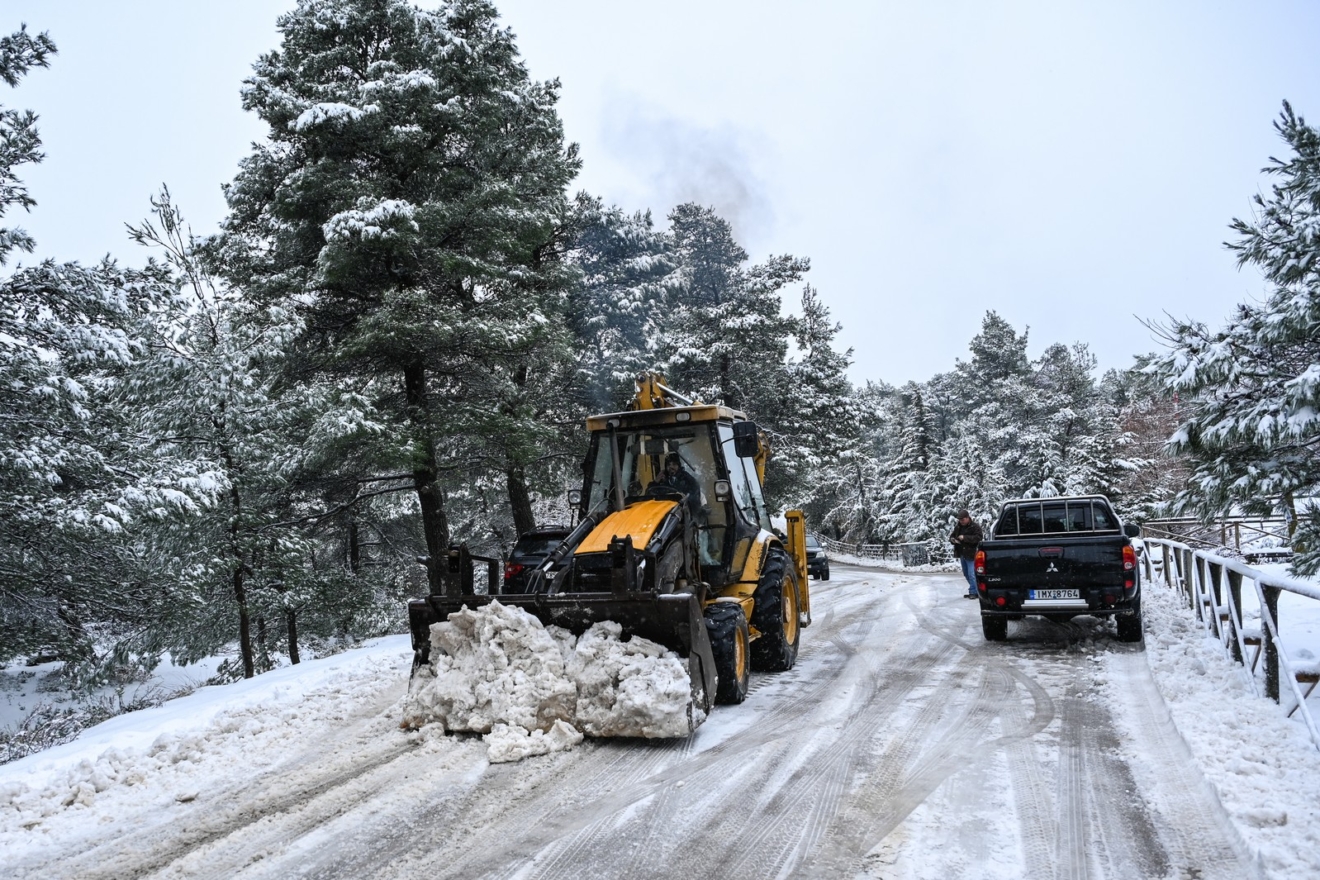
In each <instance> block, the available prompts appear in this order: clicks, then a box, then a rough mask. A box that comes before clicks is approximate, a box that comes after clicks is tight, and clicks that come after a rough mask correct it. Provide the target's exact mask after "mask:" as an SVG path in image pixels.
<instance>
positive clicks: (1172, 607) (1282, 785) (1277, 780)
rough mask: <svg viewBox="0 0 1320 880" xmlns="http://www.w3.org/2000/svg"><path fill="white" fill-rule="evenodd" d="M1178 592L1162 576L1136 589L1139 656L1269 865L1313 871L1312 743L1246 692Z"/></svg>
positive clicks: (1319, 873)
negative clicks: (1141, 626)
mask: <svg viewBox="0 0 1320 880" xmlns="http://www.w3.org/2000/svg"><path fill="white" fill-rule="evenodd" d="M1180 598H1181V597H1180V594H1178V593H1176V592H1174V591H1172V590H1170V589H1168V588H1167V587H1165V586H1163V585H1162V584H1150V585H1148V586H1147V587H1146V588H1145V589H1144V590H1143V593H1142V613H1143V615H1144V617H1145V639H1144V641H1145V656H1146V662H1147V663H1148V664H1149V666H1150V669H1151V672H1152V673H1153V677H1154V680H1155V682H1156V685H1157V686H1158V688H1159V692H1160V695H1161V696H1162V697H1163V701H1164V704H1165V705H1166V706H1167V707H1168V710H1169V714H1170V715H1171V717H1172V720H1173V722H1174V724H1175V726H1176V727H1177V729H1178V732H1179V733H1180V734H1181V736H1182V738H1183V740H1184V741H1185V742H1186V743H1187V746H1188V748H1189V749H1190V750H1191V753H1192V755H1193V756H1194V757H1195V760H1196V763H1197V764H1198V765H1199V766H1200V768H1201V771H1202V773H1203V774H1204V776H1205V778H1206V780H1207V781H1208V782H1209V783H1210V785H1211V786H1212V787H1213V788H1214V790H1215V793H1216V794H1217V795H1218V797H1219V800H1220V802H1221V803H1222V804H1223V805H1224V807H1225V809H1226V810H1227V811H1228V813H1229V815H1230V816H1231V817H1232V819H1233V823H1234V825H1235V826H1236V827H1237V829H1238V830H1239V831H1240V833H1241V834H1242V837H1243V839H1244V840H1245V841H1246V843H1247V844H1248V846H1250V847H1251V848H1252V849H1253V850H1254V851H1255V852H1256V853H1257V854H1258V856H1259V858H1260V860H1261V863H1262V864H1263V866H1264V867H1265V868H1266V870H1267V871H1268V873H1269V875H1270V876H1272V877H1320V805H1318V802H1317V798H1316V780H1318V779H1320V752H1317V751H1316V749H1315V747H1314V746H1312V745H1311V742H1310V739H1309V738H1308V736H1307V732H1306V728H1305V727H1304V726H1303V725H1302V724H1300V723H1299V722H1298V721H1297V719H1296V717H1294V718H1293V719H1291V720H1289V719H1288V718H1287V717H1286V715H1285V712H1286V710H1285V709H1281V708H1280V707H1279V706H1278V705H1277V704H1275V703H1274V702H1273V701H1271V700H1268V699H1266V698H1264V697H1258V696H1256V695H1255V694H1254V693H1252V691H1251V688H1250V686H1249V685H1248V683H1247V678H1246V675H1247V673H1246V672H1245V670H1244V669H1243V667H1241V666H1239V665H1237V664H1235V663H1233V662H1232V661H1230V660H1229V659H1228V658H1227V657H1226V656H1225V652H1224V649H1223V647H1222V646H1221V645H1220V643H1219V642H1218V641H1217V640H1215V639H1213V638H1209V637H1207V636H1206V635H1205V631H1204V630H1203V629H1202V628H1201V625H1200V623H1199V622H1198V621H1197V620H1196V618H1195V617H1194V616H1193V615H1192V612H1191V610H1190V609H1188V608H1186V607H1185V606H1184V605H1183V604H1182V602H1181V601H1180ZM1121 657H1122V655H1118V656H1117V657H1115V656H1111V657H1109V658H1108V660H1107V662H1108V663H1109V664H1110V666H1111V667H1112V666H1113V665H1114V664H1115V663H1116V662H1118V660H1119V659H1121ZM1113 703H1114V706H1115V716H1116V721H1117V723H1119V724H1120V725H1123V724H1124V723H1126V724H1127V725H1128V726H1129V727H1132V726H1135V725H1136V724H1138V723H1139V720H1138V719H1134V718H1132V717H1131V715H1130V714H1129V713H1130V712H1132V711H1135V710H1134V708H1133V706H1132V704H1130V703H1126V702H1124V701H1123V700H1121V699H1115V700H1114V701H1113ZM1135 757H1137V758H1138V759H1140V758H1142V757H1143V756H1141V755H1137V756H1135ZM1161 769H1162V768H1159V767H1151V768H1149V772H1150V773H1152V774H1158V773H1160V772H1161Z"/></svg>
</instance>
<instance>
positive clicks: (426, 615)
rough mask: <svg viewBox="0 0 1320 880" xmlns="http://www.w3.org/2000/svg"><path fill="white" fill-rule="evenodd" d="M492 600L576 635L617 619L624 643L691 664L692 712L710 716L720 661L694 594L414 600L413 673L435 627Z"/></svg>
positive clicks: (411, 605) (411, 611) (411, 613)
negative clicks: (638, 641) (650, 646)
mask: <svg viewBox="0 0 1320 880" xmlns="http://www.w3.org/2000/svg"><path fill="white" fill-rule="evenodd" d="M493 600H499V602H500V603H501V604H503V605H512V606H516V607H518V608H522V609H523V610H525V611H526V612H528V613H529V614H531V615H532V616H534V617H536V618H537V619H538V620H540V621H541V623H543V624H545V625H546V626H552V625H553V626H560V627H563V628H564V629H566V630H569V631H570V632H572V633H573V634H574V635H576V636H580V635H582V634H583V633H584V632H586V631H587V630H588V629H590V628H591V626H592V624H595V623H599V622H601V621H605V620H612V621H614V622H615V623H617V624H619V626H620V627H622V629H623V633H622V634H623V637H624V638H625V639H627V638H631V637H633V636H638V637H641V638H644V639H649V640H650V641H652V642H655V643H656V644H659V645H663V646H664V647H666V648H668V649H669V650H671V651H673V652H674V653H675V654H677V655H678V656H679V657H680V658H681V659H682V660H683V661H684V662H685V663H686V664H687V668H688V677H689V679H690V680H691V685H692V705H693V707H695V708H697V709H700V710H701V711H702V712H704V713H706V714H709V713H710V710H711V705H712V703H713V702H714V699H715V656H714V654H713V653H712V651H711V645H710V636H709V635H708V634H707V632H706V621H705V618H704V617H703V615H702V606H701V602H700V601H699V600H698V599H697V597H696V596H694V595H692V594H691V593H663V594H656V593H645V592H638V593H632V594H629V595H625V596H620V595H618V594H617V593H615V592H609V593H586V592H574V593H561V594H558V595H547V594H546V593H512V594H503V595H494V596H492V595H488V594H478V593H472V594H465V595H442V596H427V597H426V598H425V599H414V600H412V601H411V602H409V603H408V623H409V629H410V631H411V632H412V645H413V651H414V660H413V668H414V669H416V668H417V667H418V666H420V665H422V664H425V663H427V662H429V660H430V649H431V625H432V624H434V623H439V622H440V621H442V620H447V619H448V618H449V615H450V614H452V613H454V612H456V611H461V610H462V609H463V608H464V606H466V607H468V608H470V609H476V608H480V607H482V606H485V605H488V604H490V602H491V601H493Z"/></svg>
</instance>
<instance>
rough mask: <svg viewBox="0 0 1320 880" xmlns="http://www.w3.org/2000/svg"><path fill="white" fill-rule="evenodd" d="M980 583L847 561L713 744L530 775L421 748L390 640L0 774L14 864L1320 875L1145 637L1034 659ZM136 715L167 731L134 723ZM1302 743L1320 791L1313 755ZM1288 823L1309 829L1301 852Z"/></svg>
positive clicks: (12, 867)
mask: <svg viewBox="0 0 1320 880" xmlns="http://www.w3.org/2000/svg"><path fill="white" fill-rule="evenodd" d="M961 584H962V581H961V579H960V578H959V577H958V576H957V575H955V574H916V573H887V572H878V571H875V570H862V569H853V568H848V567H845V566H840V565H836V566H835V567H834V568H833V579H832V580H830V581H828V582H819V581H813V582H812V584H811V587H812V606H813V608H814V610H815V618H816V619H815V623H814V624H813V625H812V626H811V627H809V628H807V629H805V630H804V631H803V640H802V650H801V654H800V656H799V660H798V665H797V667H796V668H794V669H793V670H792V671H790V672H786V673H780V674H775V675H759V676H758V675H755V674H754V676H753V684H752V690H751V693H750V695H749V697H748V699H747V701H746V702H745V703H744V704H743V705H741V706H721V707H716V709H715V711H714V713H713V714H712V716H711V718H710V720H709V721H707V722H706V724H705V725H704V726H702V727H701V728H700V729H699V730H698V731H697V732H696V733H695V734H694V735H692V736H691V737H690V738H687V739H681V740H658V741H657V740H636V739H628V740H619V739H615V740H593V739H588V740H587V741H585V742H583V743H582V744H581V745H579V746H577V747H576V748H575V749H573V750H571V751H568V752H561V753H556V754H552V755H547V756H543V757H535V758H529V759H527V760H524V761H521V762H517V763H510V764H490V763H489V762H488V761H487V760H486V747H485V745H484V744H483V743H482V741H481V739H480V737H477V736H471V735H466V736H436V735H433V734H428V733H426V732H422V733H410V732H406V731H403V730H400V729H399V727H398V720H399V717H400V710H401V701H402V697H403V695H404V690H405V683H406V678H407V670H408V663H409V657H408V654H407V643H406V640H404V639H391V640H388V641H387V642H386V643H385V644H386V645H387V647H388V650H387V651H384V652H383V653H380V654H379V655H378V657H377V659H375V660H373V661H372V663H365V662H361V661H358V665H357V666H355V667H352V668H351V669H349V670H348V671H346V672H342V673H336V674H335V675H330V674H329V673H324V674H323V677H324V680H323V681H322V682H321V684H320V687H319V688H317V689H312V690H307V691H305V692H302V691H299V690H298V688H297V687H295V686H293V685H287V686H286V685H280V686H279V688H275V690H274V691H273V693H274V696H273V697H271V698H270V699H266V700H265V701H264V702H263V701H261V700H257V699H255V697H254V698H253V699H252V700H251V701H250V704H249V705H245V706H234V705H232V704H230V707H229V708H228V709H227V710H225V711H220V712H216V711H215V710H214V709H213V708H209V707H210V704H196V705H197V706H199V707H200V706H203V705H205V706H207V707H208V709H207V711H208V712H210V714H209V715H207V716H206V717H202V716H201V715H196V713H197V712H198V711H199V710H198V709H194V710H193V711H194V714H195V715H196V717H194V718H193V719H192V720H191V721H188V720H186V719H182V718H179V717H176V716H169V715H163V716H161V717H162V719H165V720H162V721H160V722H159V724H160V725H161V727H160V728H158V729H165V730H175V731H176V732H175V733H168V732H167V733H166V734H165V735H164V736H160V735H159V733H158V732H157V730H152V731H151V732H150V734H151V737H153V738H155V739H154V740H153V739H150V738H149V739H146V740H143V739H142V737H143V736H144V735H145V734H142V733H141V732H139V733H138V734H137V735H136V738H135V737H134V736H131V735H129V733H127V732H121V733H118V734H113V741H114V743H115V744H116V747H115V748H110V749H106V748H105V747H104V746H102V747H99V748H98V750H97V752H96V753H95V755H99V757H95V759H94V760H89V761H86V762H85V763H76V762H75V761H74V758H76V757H77V755H78V754H79V753H78V752H77V751H76V749H75V750H74V751H73V752H67V753H61V751H60V750H59V749H56V750H52V752H51V753H43V755H36V756H32V757H31V758H27V759H24V760H23V761H19V762H14V763H13V764H11V765H8V766H6V767H4V768H0V771H4V772H0V852H3V853H4V856H3V860H2V861H3V864H0V875H3V876H6V877H22V878H43V880H48V878H80V880H93V878H106V880H110V878H113V880H124V878H131V877H181V878H182V877H188V878H236V877H242V878H280V880H284V878H295V877H324V878H369V877H370V878H394V877H398V878H437V877H463V878H484V877H513V878H529V880H530V878H572V880H578V878H587V877H600V878H623V877H664V878H681V880H687V878H695V877H756V878H763V877H855V876H861V877H873V878H931V880H953V878H964V877H968V878H970V877H978V878H1004V880H1007V878H1125V880H1129V878H1203V880H1210V878H1231V880H1241V878H1249V877H1257V876H1279V877H1283V876H1300V875H1299V874H1297V871H1299V870H1300V871H1303V872H1306V871H1309V870H1310V869H1313V868H1315V863H1314V862H1313V861H1311V860H1313V859H1314V858H1315V855H1314V851H1315V847H1314V840H1312V839H1308V838H1307V837H1306V835H1308V834H1311V833H1312V832H1313V829H1314V825H1315V821H1314V816H1311V817H1309V818H1308V817H1305V816H1300V815H1298V814H1297V812H1296V811H1297V805H1296V803H1291V804H1288V803H1285V804H1284V805H1283V808H1282V809H1279V810H1278V811H1277V814H1271V813H1270V811H1269V810H1264V811H1261V810H1256V811H1255V812H1252V811H1251V810H1250V809H1248V807H1249V805H1248V807H1244V808H1243V810H1242V812H1243V813H1247V814H1249V816H1248V818H1250V817H1251V816H1257V817H1263V818H1262V823H1261V828H1263V829H1265V830H1264V831H1262V832H1260V833H1261V834H1263V835H1264V836H1260V837H1256V838H1252V839H1250V840H1248V839H1247V838H1244V836H1243V833H1242V828H1243V827H1244V826H1243V823H1242V821H1241V816H1234V817H1231V816H1230V814H1229V812H1228V811H1227V810H1226V808H1225V806H1223V805H1222V804H1221V798H1220V797H1219V796H1218V795H1217V793H1216V791H1217V789H1216V787H1215V786H1214V785H1212V784H1211V782H1209V781H1207V779H1206V778H1204V777H1203V775H1202V771H1201V770H1200V769H1198V768H1199V767H1200V766H1204V765H1205V762H1204V760H1197V759H1194V757H1193V753H1192V751H1191V749H1189V744H1188V742H1187V741H1186V740H1185V739H1184V737H1183V736H1182V735H1180V734H1179V732H1178V729H1177V727H1175V725H1174V722H1173V721H1171V720H1170V713H1169V708H1168V707H1167V706H1166V704H1165V701H1164V698H1163V697H1162V696H1161V692H1160V690H1159V689H1158V687H1157V684H1156V681H1155V679H1154V678H1153V677H1152V671H1151V664H1150V663H1148V662H1147V655H1146V653H1145V650H1144V648H1143V645H1140V644H1138V645H1124V644H1120V643H1118V642H1117V641H1115V640H1114V639H1113V637H1112V627H1113V624H1112V623H1103V622H1099V621H1095V620H1093V619H1091V618H1083V619H1079V620H1078V621H1074V623H1073V624H1070V625H1068V626H1057V625H1053V624H1048V623H1045V622H1043V621H1042V622H1033V621H1027V622H1023V623H1018V624H1011V625H1010V628H1009V638H1010V640H1009V641H1008V642H1007V643H1003V644H988V643H986V642H985V641H984V640H983V639H982V636H981V631H980V625H979V617H978V615H977V611H976V607H975V603H972V602H967V601H964V600H963V598H962V596H961V593H962V586H961ZM1151 602H1153V599H1151V600H1148V604H1149V603H1151ZM1169 607H1173V606H1172V605H1170V606H1169ZM1149 616H1150V612H1149V611H1148V618H1149ZM1148 628H1149V627H1148ZM1191 639H1192V641H1193V645H1192V647H1193V648H1194V649H1195V650H1197V651H1199V650H1201V648H1202V646H1201V645H1199V644H1196V643H1195V638H1194V636H1193V637H1191ZM1147 641H1148V642H1150V641H1151V639H1150V637H1149V636H1148V639H1147ZM1179 644H1180V643H1179ZM341 656H342V655H341ZM335 659H336V658H327V660H326V661H317V662H318V663H328V662H329V661H333V660H335ZM326 668H327V669H329V668H333V667H330V666H327V667H326ZM296 669H298V668H295V671H296ZM284 672H286V671H284V670H281V671H280V672H277V673H271V674H270V675H272V676H277V675H280V674H282V673H284ZM289 674H290V675H293V674H294V673H289ZM297 674H298V675H300V676H302V677H303V678H302V680H306V679H307V678H308V675H309V673H308V672H306V671H304V672H299V673H297ZM260 678H266V676H262V677H259V679H258V680H257V681H259V680H260ZM297 680H298V679H293V678H291V679H289V681H290V682H293V681H297ZM252 687H254V688H256V687H258V685H252ZM266 687H270V686H269V685H266ZM214 690H223V689H214ZM254 693H255V691H254ZM195 696H196V695H195ZM1231 698H1232V699H1237V697H1235V696H1234V697H1231ZM188 699H192V698H188ZM179 702H180V703H183V701H179ZM1266 705H1267V707H1268V711H1270V712H1274V711H1276V710H1275V709H1274V707H1273V706H1271V705H1269V704H1266ZM150 711H156V710H150ZM135 716H141V717H142V718H147V717H149V716H147V713H146V712H143V713H134V716H124V719H125V720H124V721H123V722H122V723H124V724H126V725H127V724H128V721H127V719H131V718H133V717H135ZM166 720H168V724H167V723H166ZM112 723H113V722H112ZM139 723H141V722H140V721H139ZM190 725H191V726H190ZM93 733H94V732H93ZM106 735H107V736H112V734H106ZM1226 742H1227V741H1226ZM77 746H78V744H77V743H75V744H71V746H69V747H61V748H63V749H65V750H68V749H70V748H71V747H77ZM1281 747H1282V748H1284V749H1293V748H1295V744H1294V743H1293V742H1287V743H1282V744H1281ZM81 748H82V749H83V753H86V751H87V749H88V748H89V747H88V746H86V745H84V746H82V747H81ZM62 754H63V757H62ZM1297 754H1299V755H1301V756H1302V757H1301V761H1302V763H1301V764H1299V765H1296V766H1298V767H1299V768H1300V770H1302V771H1303V772H1309V771H1307V767H1308V765H1307V764H1306V761H1311V760H1313V758H1314V755H1307V754H1305V753H1304V752H1301V751H1299V752H1297ZM70 755H71V756H72V757H70ZM43 756H44V757H43ZM61 761H63V763H61ZM70 763H73V764H74V766H66V765H68V764H70ZM1253 772H1258V773H1268V772H1270V771H1269V770H1268V768H1265V769H1261V770H1259V771H1253ZM1280 772H1281V773H1283V774H1284V775H1285V776H1286V774H1287V772H1288V771H1286V770H1284V771H1280ZM1262 778H1264V777H1262ZM1311 778H1312V779H1314V776H1312V777H1311ZM1266 783H1267V785H1273V786H1275V787H1276V790H1277V788H1278V786H1279V782H1278V780H1277V779H1276V780H1266ZM1285 788H1286V787H1285ZM1285 796H1286V797H1287V796H1292V795H1289V794H1288V792H1287V791H1285ZM1289 806H1291V807H1292V809H1293V810H1294V815H1293V819H1292V822H1293V824H1292V825H1291V826H1289V825H1288V821H1289V819H1288V817H1287V816H1286V812H1287V808H1288V807H1289ZM1278 814H1284V815H1282V816H1280V815H1278ZM1235 820H1236V821H1235ZM1298 820H1301V822H1300V823H1299V821H1298ZM1308 822H1309V823H1310V824H1307V823H1308ZM1276 826H1277V827H1276ZM1249 830H1250V829H1249ZM1252 833H1256V832H1255V831H1252ZM1271 834H1273V835H1274V836H1270V835H1271ZM1288 834H1300V835H1302V837H1301V838H1300V839H1298V840H1296V850H1297V851H1294V850H1293V848H1291V847H1290V846H1289V837H1288V836H1287V835H1288ZM1308 850H1309V851H1310V852H1309V853H1308ZM1262 852H1264V853H1265V854H1264V855H1261V853H1262ZM1310 876H1314V874H1310Z"/></svg>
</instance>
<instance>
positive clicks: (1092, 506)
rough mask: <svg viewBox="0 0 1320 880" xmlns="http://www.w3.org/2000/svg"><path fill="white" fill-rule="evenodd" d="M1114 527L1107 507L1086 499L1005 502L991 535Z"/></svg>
mask: <svg viewBox="0 0 1320 880" xmlns="http://www.w3.org/2000/svg"><path fill="white" fill-rule="evenodd" d="M1117 528H1118V521H1117V520H1116V519H1115V518H1114V515H1113V513H1112V512H1111V511H1110V510H1109V508H1108V506H1107V505H1105V504H1104V503H1102V502H1099V501H1094V500H1092V499H1089V498H1088V499H1084V500H1076V501H1037V502H1023V503H1020V504H1012V505H1009V506H1008V507H1006V508H1004V511H1003V513H1001V514H1000V516H999V521H998V522H996V523H995V528H994V534H995V537H997V538H1002V537H1008V536H1012V535H1041V534H1044V535H1051V534H1066V533H1068V532H1103V531H1111V530H1114V529H1117Z"/></svg>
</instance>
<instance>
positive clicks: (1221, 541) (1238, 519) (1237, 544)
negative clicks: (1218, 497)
mask: <svg viewBox="0 0 1320 880" xmlns="http://www.w3.org/2000/svg"><path fill="white" fill-rule="evenodd" d="M1141 528H1142V533H1143V534H1145V535H1147V536H1149V537H1151V538H1159V539H1161V540H1167V541H1178V542H1179V543H1182V544H1188V545H1190V546H1193V547H1201V548H1204V549H1207V550H1213V549H1218V548H1223V549H1226V550H1230V551H1233V552H1236V553H1240V554H1242V556H1243V557H1244V558H1245V559H1246V560H1247V562H1249V563H1250V562H1253V561H1256V560H1257V559H1278V558H1284V559H1286V558H1289V557H1291V556H1292V549H1291V548H1290V547H1289V546H1288V540H1289V539H1288V521H1287V520H1285V519H1283V518H1282V517H1273V516H1227V517H1221V518H1220V519H1217V520H1213V521H1211V522H1205V521H1203V520H1200V519H1197V518H1195V517H1171V518H1166V519H1158V520H1151V521H1149V522H1145V523H1142V526H1141ZM1262 542H1263V543H1264V544H1265V545H1266V546H1262ZM1271 543H1273V544H1274V545H1275V546H1268V545H1269V544H1271Z"/></svg>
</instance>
